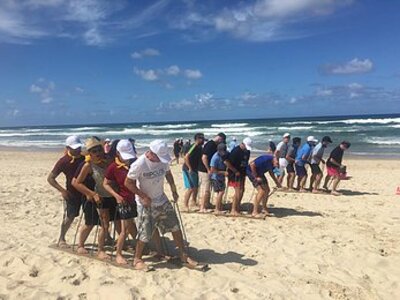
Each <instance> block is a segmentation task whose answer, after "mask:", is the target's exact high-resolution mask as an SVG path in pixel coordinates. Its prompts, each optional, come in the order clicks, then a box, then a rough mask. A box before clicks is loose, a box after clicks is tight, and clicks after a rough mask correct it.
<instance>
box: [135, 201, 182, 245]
mask: <svg viewBox="0 0 400 300" xmlns="http://www.w3.org/2000/svg"><path fill="white" fill-rule="evenodd" d="M137 227H138V235H137V238H138V239H139V240H140V241H142V242H144V243H148V242H150V240H151V237H152V235H153V232H154V230H155V229H156V228H158V230H159V231H160V232H161V234H165V233H166V232H176V231H179V230H180V226H179V222H178V218H177V217H176V213H175V210H174V208H173V207H172V204H171V203H170V202H169V201H167V202H165V203H164V204H162V205H160V206H151V207H150V208H145V207H143V206H140V207H139V208H138V219H137Z"/></svg>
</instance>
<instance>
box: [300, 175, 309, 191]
mask: <svg viewBox="0 0 400 300" xmlns="http://www.w3.org/2000/svg"><path fill="white" fill-rule="evenodd" d="M306 182H307V175H304V176H303V177H302V178H301V181H300V192H305V191H306V189H305V188H304V186H305V185H306Z"/></svg>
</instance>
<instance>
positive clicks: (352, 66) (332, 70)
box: [322, 58, 374, 75]
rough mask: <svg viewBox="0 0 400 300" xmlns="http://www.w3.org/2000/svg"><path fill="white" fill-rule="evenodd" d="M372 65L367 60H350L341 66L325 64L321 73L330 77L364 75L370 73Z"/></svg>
mask: <svg viewBox="0 0 400 300" xmlns="http://www.w3.org/2000/svg"><path fill="white" fill-rule="evenodd" d="M373 66H374V64H373V63H372V61H371V60H370V59H368V58H366V59H358V58H353V59H352V60H350V61H348V62H345V63H341V64H327V65H325V66H323V68H322V71H323V73H325V74H330V75H349V74H364V73H368V72H371V71H372V68H373Z"/></svg>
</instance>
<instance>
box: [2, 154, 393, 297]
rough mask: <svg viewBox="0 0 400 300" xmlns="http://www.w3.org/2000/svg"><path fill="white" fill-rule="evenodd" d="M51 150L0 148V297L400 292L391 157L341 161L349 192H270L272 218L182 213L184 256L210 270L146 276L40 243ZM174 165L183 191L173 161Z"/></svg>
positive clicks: (45, 229)
mask: <svg viewBox="0 0 400 300" xmlns="http://www.w3.org/2000/svg"><path fill="white" fill-rule="evenodd" d="M57 156H58V154H57V153H38V152H34V153H28V152H7V151H3V152H2V155H1V157H0V166H1V171H2V172H1V175H0V176H1V177H0V182H1V189H0V203H1V205H0V214H1V216H2V218H1V219H2V222H1V224H2V226H1V231H0V299H136V298H141V299H143V298H145V299H161V298H165V299H192V298H194V299H241V300H242V299H398V298H399V297H400V255H399V252H400V247H399V245H400V196H397V195H395V189H396V188H397V186H398V185H400V181H399V178H400V162H398V161H394V160H393V161H389V160H386V161H385V160H351V161H348V162H347V165H348V170H349V172H350V175H352V176H353V179H352V180H351V181H347V182H343V183H342V184H341V188H342V189H344V190H346V191H347V192H346V194H347V195H345V196H341V197H332V196H326V195H311V194H283V193H279V194H278V193H276V194H275V195H273V196H272V197H271V200H270V203H271V204H272V205H274V207H273V208H272V209H271V211H272V212H274V213H275V214H276V215H277V217H275V218H269V219H267V220H266V221H258V220H247V219H243V218H240V219H231V218H223V217H220V218H217V217H214V216H211V215H195V214H190V215H183V218H184V223H185V225H186V231H187V233H188V237H189V240H190V242H191V246H192V247H194V248H196V249H197V250H195V251H193V253H192V254H193V255H194V256H195V257H196V258H197V259H199V260H202V261H205V262H208V263H209V264H210V265H211V270H210V271H208V272H206V273H201V272H196V271H190V270H188V269H168V268H162V269H157V270H156V271H155V272H151V273H146V274H144V273H140V272H135V271H130V270H123V269H120V268H115V267H113V266H110V265H107V264H103V263H101V262H97V261H92V260H89V259H86V258H79V257H76V256H71V255H68V254H64V253H61V252H58V251H55V250H53V249H50V248H48V245H49V244H51V243H54V242H56V240H57V235H58V232H59V224H60V220H61V215H62V208H61V202H60V195H59V194H58V193H57V192H56V191H55V190H54V189H52V188H51V187H50V186H49V185H48V184H47V182H46V176H47V174H48V172H49V171H50V170H51V167H52V165H53V163H54V162H55V161H56V159H57ZM173 171H174V174H175V179H176V181H177V183H178V186H179V189H180V194H181V195H183V190H182V178H181V174H180V171H179V169H178V168H176V167H174V168H173ZM247 187H248V189H247V192H246V195H245V198H244V200H245V201H246V200H248V199H250V194H251V191H252V187H250V185H249V184H248V185H247ZM231 193H232V191H231ZM76 223H77V222H75V224H74V225H73V226H72V228H71V230H70V232H69V235H68V240H69V241H72V239H73V235H74V232H75V226H76Z"/></svg>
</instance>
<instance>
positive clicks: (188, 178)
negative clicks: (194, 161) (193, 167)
mask: <svg viewBox="0 0 400 300" xmlns="http://www.w3.org/2000/svg"><path fill="white" fill-rule="evenodd" d="M182 172H183V183H184V185H185V189H193V188H198V187H199V174H198V173H197V171H193V172H189V171H187V170H182Z"/></svg>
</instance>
